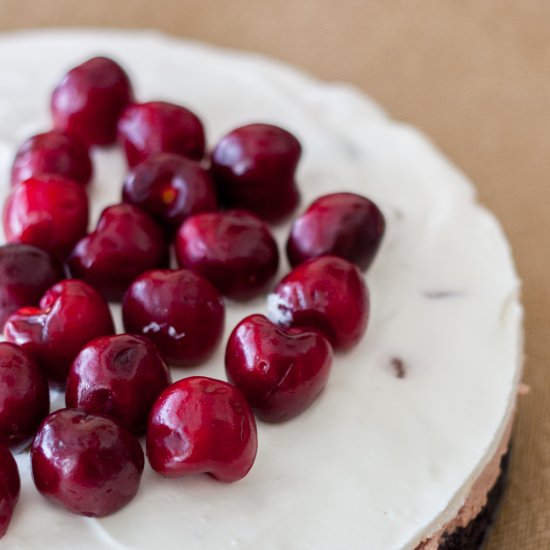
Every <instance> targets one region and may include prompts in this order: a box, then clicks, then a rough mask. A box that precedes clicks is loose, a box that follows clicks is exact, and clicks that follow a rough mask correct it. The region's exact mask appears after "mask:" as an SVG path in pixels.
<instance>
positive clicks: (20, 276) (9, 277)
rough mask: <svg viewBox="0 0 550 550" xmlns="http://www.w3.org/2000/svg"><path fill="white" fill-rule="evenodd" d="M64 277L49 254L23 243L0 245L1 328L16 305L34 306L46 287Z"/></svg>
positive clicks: (0, 328)
mask: <svg viewBox="0 0 550 550" xmlns="http://www.w3.org/2000/svg"><path fill="white" fill-rule="evenodd" d="M62 278H63V268H62V266H61V264H60V263H59V262H58V261H57V260H56V259H55V258H54V257H53V256H51V254H49V253H48V252H46V251H45V250H42V249H40V248H37V247H35V246H30V245H26V244H5V245H3V246H0V330H2V328H3V326H4V323H5V321H6V319H7V318H8V317H9V315H11V314H12V313H14V312H15V311H16V310H18V309H19V308H21V307H23V306H25V305H29V306H37V305H38V302H39V300H40V298H41V297H42V295H43V294H44V292H46V290H47V289H48V288H49V287H50V286H52V285H53V284H54V283H55V282H57V281H58V280H59V279H62Z"/></svg>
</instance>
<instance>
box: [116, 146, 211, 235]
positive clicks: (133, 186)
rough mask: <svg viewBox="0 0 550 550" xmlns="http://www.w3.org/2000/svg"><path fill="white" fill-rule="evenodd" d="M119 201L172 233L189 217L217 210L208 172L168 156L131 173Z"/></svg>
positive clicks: (145, 162)
mask: <svg viewBox="0 0 550 550" xmlns="http://www.w3.org/2000/svg"><path fill="white" fill-rule="evenodd" d="M122 199H123V200H124V202H127V203H130V204H133V205H134V206H138V207H139V208H141V209H142V210H145V211H146V212H147V213H148V214H150V215H151V216H152V217H153V218H155V219H156V220H157V221H158V222H159V223H161V224H162V225H164V226H165V227H167V228H168V229H172V230H175V229H177V228H178V227H179V226H180V225H181V223H182V222H183V221H184V220H185V219H186V218H188V217H189V216H192V215H193V214H198V213H199V212H212V211H214V210H216V208H217V207H218V199H217V198H216V190H215V187H214V183H213V181H212V179H211V177H210V174H209V173H208V171H206V170H205V169H204V168H202V167H201V166H200V165H199V164H198V163H197V162H194V161H192V160H190V159H186V158H184V157H181V156H178V155H171V154H160V155H155V156H153V157H151V158H148V159H147V160H144V161H143V162H142V163H140V164H138V165H137V166H136V167H135V168H134V169H133V170H131V171H130V173H129V174H128V177H127V178H126V181H125V182H124V189H123V192H122Z"/></svg>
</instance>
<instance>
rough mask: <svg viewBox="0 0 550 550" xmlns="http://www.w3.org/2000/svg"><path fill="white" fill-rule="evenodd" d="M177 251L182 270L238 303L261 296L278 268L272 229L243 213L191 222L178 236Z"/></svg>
mask: <svg viewBox="0 0 550 550" xmlns="http://www.w3.org/2000/svg"><path fill="white" fill-rule="evenodd" d="M175 248H176V257H177V259H178V264H179V265H180V266H181V267H185V268H188V269H192V270H193V271H195V272H197V273H200V274H201V275H202V276H203V277H206V278H207V279H208V280H209V281H210V282H212V283H213V284H214V285H215V286H216V288H217V289H218V290H219V291H220V292H221V293H222V294H225V295H226V296H229V297H230V298H235V299H237V300H243V299H246V298H251V297H253V296H257V295H258V294H261V293H262V291H264V290H265V288H266V287H267V286H268V285H269V283H270V282H271V280H272V279H273V277H274V276H275V273H277V268H278V266H279V251H278V249H277V243H276V242H275V239H273V236H272V235H271V233H270V231H269V228H268V227H267V225H266V224H265V223H264V222H262V221H261V220H260V219H259V218H257V217H256V216H254V215H252V214H249V213H248V212H245V211H243V210H230V211H227V212H213V213H207V214H197V215H196V216H192V217H191V218H188V219H187V220H186V221H185V222H184V223H183V225H182V226H181V227H180V229H179V231H178V233H177V236H176V242H175Z"/></svg>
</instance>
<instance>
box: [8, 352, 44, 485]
mask: <svg viewBox="0 0 550 550" xmlns="http://www.w3.org/2000/svg"><path fill="white" fill-rule="evenodd" d="M49 412H50V392H49V389H48V382H47V380H46V377H45V376H44V374H43V373H42V371H41V370H40V367H39V366H38V364H37V363H36V362H35V360H34V359H33V358H32V356H31V355H30V354H29V353H27V352H26V351H24V350H23V349H21V348H20V347H19V346H16V345H15V344H11V343H9V342H0V445H8V446H9V447H15V446H16V445H19V444H21V443H24V442H25V441H26V440H28V439H30V438H32V437H33V436H34V434H35V432H36V430H37V428H38V426H39V425H40V422H42V420H44V418H45V417H46V415H47V414H48V413H49ZM0 478H1V475H0ZM1 488H2V487H1V483H0V489H1Z"/></svg>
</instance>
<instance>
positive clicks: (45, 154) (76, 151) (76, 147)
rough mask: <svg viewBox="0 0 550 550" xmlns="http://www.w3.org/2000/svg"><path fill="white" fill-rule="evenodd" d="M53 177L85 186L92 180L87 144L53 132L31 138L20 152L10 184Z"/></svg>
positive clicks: (14, 162) (61, 133) (17, 155)
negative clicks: (42, 176)
mask: <svg viewBox="0 0 550 550" xmlns="http://www.w3.org/2000/svg"><path fill="white" fill-rule="evenodd" d="M43 174H50V175H53V176H61V177H63V178H67V179H70V180H73V181H75V182H77V183H82V184H83V185H86V184H87V183H88V182H89V181H90V179H91V177H92V162H91V160H90V155H89V153H88V149H87V147H86V145H85V144H84V142H82V141H81V140H80V139H79V138H78V137H77V136H74V135H70V134H66V133H64V132H58V131H56V130H51V131H49V132H45V133H43V134H37V135H35V136H32V137H31V138H29V139H28V140H27V141H25V143H23V145H22V146H21V147H20V148H19V150H18V151H17V154H16V155H15V160H14V161H13V165H12V169H11V183H12V184H13V185H15V184H17V183H21V182H22V181H25V180H27V179H29V178H32V177H35V176H41V175H43Z"/></svg>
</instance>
